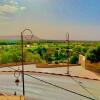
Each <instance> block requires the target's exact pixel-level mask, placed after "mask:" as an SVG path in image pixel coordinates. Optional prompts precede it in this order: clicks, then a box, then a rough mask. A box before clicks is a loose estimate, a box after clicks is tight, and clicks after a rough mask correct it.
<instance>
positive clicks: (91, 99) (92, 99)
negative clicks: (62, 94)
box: [8, 67, 96, 100]
mask: <svg viewBox="0 0 100 100" xmlns="http://www.w3.org/2000/svg"><path fill="white" fill-rule="evenodd" d="M8 68H10V69H13V70H14V71H15V70H16V69H14V68H12V67H8ZM25 75H27V76H29V77H31V78H34V79H36V80H39V81H41V82H44V83H46V84H49V85H52V86H54V87H57V88H60V89H62V90H65V91H67V92H70V93H73V94H76V95H79V96H82V97H85V98H88V99H90V100H96V99H94V98H91V97H89V96H86V95H83V94H80V93H77V92H74V91H71V90H69V89H66V88H63V87H60V86H58V85H55V84H52V83H50V82H47V81H44V80H42V79H40V78H37V77H34V76H31V75H29V74H25ZM72 78H73V77H72ZM74 81H77V80H75V79H74ZM78 83H79V82H78ZM80 86H81V87H82V85H80ZM82 88H84V87H82ZM89 93H90V92H89Z"/></svg>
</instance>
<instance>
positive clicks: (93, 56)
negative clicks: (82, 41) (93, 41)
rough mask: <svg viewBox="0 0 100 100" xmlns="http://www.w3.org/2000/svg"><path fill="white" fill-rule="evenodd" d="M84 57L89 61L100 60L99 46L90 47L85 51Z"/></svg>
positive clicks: (95, 61)
mask: <svg viewBox="0 0 100 100" xmlns="http://www.w3.org/2000/svg"><path fill="white" fill-rule="evenodd" d="M86 59H87V60H89V61H90V62H91V63H97V62H99V61H100V46H97V47H94V48H90V49H89V50H88V51H87V53H86Z"/></svg>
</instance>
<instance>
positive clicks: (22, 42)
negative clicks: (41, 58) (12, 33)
mask: <svg viewBox="0 0 100 100" xmlns="http://www.w3.org/2000/svg"><path fill="white" fill-rule="evenodd" d="M21 43H22V44H21V46H22V82H23V96H25V85H24V59H23V56H24V53H23V48H24V46H23V32H21Z"/></svg>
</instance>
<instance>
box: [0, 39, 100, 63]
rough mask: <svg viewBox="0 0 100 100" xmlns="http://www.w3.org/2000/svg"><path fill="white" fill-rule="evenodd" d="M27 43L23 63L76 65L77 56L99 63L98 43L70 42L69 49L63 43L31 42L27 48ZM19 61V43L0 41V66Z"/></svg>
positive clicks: (99, 47)
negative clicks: (68, 63)
mask: <svg viewBox="0 0 100 100" xmlns="http://www.w3.org/2000/svg"><path fill="white" fill-rule="evenodd" d="M28 43H29V42H28ZM28 43H27V41H26V42H25V43H24V62H34V63H50V64H54V63H56V64H59V63H67V62H68V59H69V60H70V63H72V64H77V63H78V56H79V54H83V55H86V57H87V59H88V60H90V61H91V62H98V61H100V56H99V55H100V52H99V51H100V46H99V45H100V42H91V41H70V45H69V47H68V44H67V42H65V41H33V42H31V43H30V44H29V45H31V46H27V44H28ZM68 48H69V49H68ZM68 50H69V52H70V54H69V58H68ZM21 59H22V57H21V45H20V41H7V40H6V41H0V64H7V63H18V62H20V61H21Z"/></svg>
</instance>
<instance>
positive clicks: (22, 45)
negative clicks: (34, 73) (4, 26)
mask: <svg viewBox="0 0 100 100" xmlns="http://www.w3.org/2000/svg"><path fill="white" fill-rule="evenodd" d="M25 31H29V32H30V33H31V38H30V39H32V37H33V35H32V31H31V30H30V29H25V30H23V31H22V32H21V48H22V81H23V96H25V81H24V43H23V42H24V38H23V35H24V32H25Z"/></svg>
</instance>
